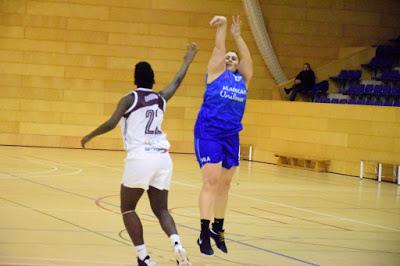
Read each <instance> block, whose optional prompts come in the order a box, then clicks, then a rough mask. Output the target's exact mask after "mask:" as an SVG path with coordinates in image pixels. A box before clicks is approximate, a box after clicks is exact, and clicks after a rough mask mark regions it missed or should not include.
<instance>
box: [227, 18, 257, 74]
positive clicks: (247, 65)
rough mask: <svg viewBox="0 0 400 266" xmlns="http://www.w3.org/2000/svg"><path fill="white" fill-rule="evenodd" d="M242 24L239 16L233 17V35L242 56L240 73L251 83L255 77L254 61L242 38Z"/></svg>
mask: <svg viewBox="0 0 400 266" xmlns="http://www.w3.org/2000/svg"><path fill="white" fill-rule="evenodd" d="M240 23H241V22H240V18H239V16H233V22H232V26H231V33H232V36H233V39H234V40H235V43H236V47H237V48H238V50H239V54H240V63H239V67H238V70H239V73H240V74H242V75H243V76H244V78H245V80H246V82H249V81H250V79H251V78H252V77H253V60H252V59H251V55H250V51H249V48H248V47H247V45H246V42H245V41H244V40H243V38H242V36H241V32H240Z"/></svg>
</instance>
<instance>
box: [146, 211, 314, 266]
mask: <svg viewBox="0 0 400 266" xmlns="http://www.w3.org/2000/svg"><path fill="white" fill-rule="evenodd" d="M145 215H148V214H145ZM149 216H151V215H149ZM177 225H179V226H180V227H184V228H186V229H190V230H193V231H197V232H199V230H198V229H196V228H193V227H190V226H187V225H182V224H177ZM225 239H226V240H229V241H231V242H234V243H236V244H239V245H242V246H246V247H249V248H254V249H257V250H260V251H264V252H267V253H270V254H273V255H277V256H280V257H284V258H287V259H291V260H295V261H297V262H301V263H303V264H307V265H313V266H319V264H316V263H313V262H309V261H306V260H302V259H299V258H296V257H293V256H289V255H286V254H283V253H279V252H276V251H273V250H270V249H266V248H262V247H259V246H254V245H251V244H247V243H245V242H242V241H239V240H235V239H231V238H225Z"/></svg>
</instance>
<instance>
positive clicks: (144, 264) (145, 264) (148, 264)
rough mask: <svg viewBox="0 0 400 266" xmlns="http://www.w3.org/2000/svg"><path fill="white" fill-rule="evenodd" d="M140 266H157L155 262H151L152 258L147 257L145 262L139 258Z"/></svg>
mask: <svg viewBox="0 0 400 266" xmlns="http://www.w3.org/2000/svg"><path fill="white" fill-rule="evenodd" d="M137 262H138V266H157V265H156V263H155V262H154V261H152V260H151V258H150V256H146V258H144V260H141V259H139V258H137Z"/></svg>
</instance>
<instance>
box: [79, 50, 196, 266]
mask: <svg viewBox="0 0 400 266" xmlns="http://www.w3.org/2000/svg"><path fill="white" fill-rule="evenodd" d="M196 52H197V47H196V44H194V43H192V44H190V45H189V46H188V48H187V50H186V54H185V56H184V60H183V63H182V65H181V67H180V69H179V71H178V73H177V74H176V76H175V78H174V79H173V80H172V82H171V83H170V84H169V85H167V86H166V87H165V88H164V89H163V90H162V91H160V92H159V93H157V92H154V91H153V90H152V87H153V85H154V83H155V82H154V73H153V70H152V69H151V66H150V64H148V63H147V62H139V63H138V64H136V66H135V85H136V86H137V89H136V90H134V91H133V92H131V93H129V94H128V95H126V96H125V97H123V98H122V99H121V100H120V101H119V103H118V106H117V108H116V110H115V111H114V113H113V114H112V116H111V118H110V119H109V120H108V121H106V122H105V123H103V124H102V125H100V126H99V127H98V128H96V129H95V130H94V131H92V132H91V133H90V134H88V135H86V136H85V137H83V138H82V140H81V144H82V147H83V148H84V147H85V144H86V143H87V142H88V141H90V140H91V139H92V138H93V137H95V136H98V135H101V134H104V133H106V132H108V131H110V130H112V129H114V128H115V126H116V125H117V124H118V122H120V124H121V129H122V136H123V141H124V146H125V149H126V151H127V157H126V159H125V167H124V173H123V177H122V182H121V183H122V184H121V193H120V195H121V213H122V216H123V220H124V224H125V227H126V230H127V231H128V233H129V236H130V237H131V239H132V242H133V244H134V245H135V248H136V250H137V255H138V258H137V261H138V265H139V266H149V265H156V264H155V263H154V262H153V261H152V260H151V258H150V256H149V254H148V253H147V250H146V246H145V245H144V240H143V228H142V223H141V222H140V219H139V217H138V215H137V214H136V211H135V209H136V205H137V203H138V201H139V199H140V198H141V196H142V195H143V193H144V191H147V194H148V197H149V200H150V205H151V208H152V210H153V212H154V214H155V215H156V216H157V218H158V220H159V222H160V225H161V227H162V229H163V230H164V232H165V233H166V234H167V235H168V237H169V238H170V240H171V244H172V246H173V249H174V251H175V254H176V259H177V264H178V265H186V266H188V265H191V263H190V262H189V260H188V258H187V255H186V251H185V249H184V248H183V247H182V244H181V241H180V238H179V235H178V233H177V230H176V226H175V222H174V220H173V218H172V216H171V215H170V213H169V211H168V190H169V187H170V183H171V176H172V161H171V158H170V155H169V153H168V149H169V147H170V144H169V142H168V140H167V138H166V135H165V134H164V133H163V132H162V129H161V124H162V121H163V116H164V112H165V108H166V103H167V101H168V100H169V99H170V98H171V97H172V96H173V95H174V93H175V91H176V90H177V88H178V87H179V85H180V84H181V82H182V80H183V78H184V77H185V75H186V72H187V70H188V68H189V65H190V63H191V62H192V61H193V59H194V57H195V55H196Z"/></svg>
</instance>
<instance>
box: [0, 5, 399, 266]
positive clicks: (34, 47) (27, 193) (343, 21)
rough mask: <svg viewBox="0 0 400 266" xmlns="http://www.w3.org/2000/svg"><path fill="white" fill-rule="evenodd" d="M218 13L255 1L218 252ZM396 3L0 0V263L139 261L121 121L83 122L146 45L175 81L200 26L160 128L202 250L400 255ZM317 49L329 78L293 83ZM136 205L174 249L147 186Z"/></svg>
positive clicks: (247, 261)
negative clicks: (211, 171) (211, 159)
mask: <svg viewBox="0 0 400 266" xmlns="http://www.w3.org/2000/svg"><path fill="white" fill-rule="evenodd" d="M215 15H220V16H225V17H226V18H227V21H228V24H230V23H231V22H232V16H235V15H239V16H240V19H241V36H242V37H243V39H244V40H245V41H246V43H247V45H248V48H249V50H250V53H251V56H252V61H253V77H252V79H251V81H250V82H249V83H248V84H247V86H248V91H247V101H246V109H245V113H244V117H243V120H242V124H243V130H242V131H241V132H240V157H241V160H240V165H239V167H237V170H236V172H235V174H234V177H233V180H232V182H231V185H230V192H229V201H228V209H227V212H226V217H225V220H226V223H225V229H226V232H225V241H226V244H227V246H228V248H229V252H228V253H227V254H225V253H222V252H220V251H219V250H218V249H217V248H216V247H215V246H214V245H213V248H214V250H215V255H214V256H212V257H207V256H204V255H202V254H201V253H200V252H199V246H198V245H197V244H196V241H197V238H198V237H199V232H200V227H199V226H200V224H199V193H200V189H201V187H202V173H201V171H200V168H199V164H198V163H197V161H196V155H195V143H194V135H193V134H194V133H193V131H194V125H195V122H196V119H197V115H198V112H199V109H200V108H201V106H202V103H203V100H204V99H203V94H204V91H205V73H206V72H207V67H208V64H209V58H210V55H211V54H212V52H213V49H214V44H215V35H216V33H215V28H213V27H210V25H209V22H210V20H211V19H212V18H213V16H215ZM399 15H400V2H399V1H397V0H321V1H320V0H140V1H139V0H0V265H8V266H17V265H21V266H28V265H38V266H44V265H46V266H47V265H84V266H86V265H88V266H92V265H100V266H101V265H104V266H107V265H110V266H113V265H137V262H136V250H135V248H134V245H133V244H132V242H131V239H130V237H129V235H128V233H127V230H126V229H125V226H124V222H123V219H122V216H121V211H120V185H121V176H122V174H123V169H124V159H125V157H126V151H124V146H123V141H122V139H121V129H120V127H119V126H118V127H116V128H115V129H113V130H112V131H111V132H109V133H107V134H104V135H101V136H98V137H96V138H95V139H93V140H92V141H91V142H89V143H87V145H86V148H85V149H83V148H82V147H81V139H82V138H83V137H84V136H85V135H87V134H88V133H89V132H91V131H92V130H94V129H95V128H96V127H97V126H98V125H100V124H102V123H103V122H105V121H107V120H108V119H109V118H110V116H111V115H112V114H113V112H114V110H115V108H116V106H117V104H118V102H119V101H120V99H121V98H122V97H124V96H125V95H127V94H128V93H130V92H131V91H132V90H135V89H136V86H135V85H134V84H133V70H134V67H135V64H136V63H138V62H139V61H147V62H149V63H150V64H151V66H152V67H153V69H154V75H155V84H154V88H153V89H154V91H160V90H162V89H163V88H164V87H166V86H167V85H168V84H169V82H170V81H171V79H172V78H173V77H174V75H175V73H176V71H177V70H178V69H179V66H180V65H181V63H182V59H183V55H184V52H185V50H186V49H187V48H186V47H187V45H188V43H192V42H194V43H196V44H197V47H198V52H197V55H196V57H195V58H194V60H193V62H192V63H191V65H190V67H189V70H188V72H187V74H186V77H185V78H184V80H183V82H182V84H181V85H180V87H179V88H178V90H177V92H176V94H175V96H174V97H173V98H172V99H171V100H170V101H168V104H167V108H166V111H165V115H164V121H163V128H162V129H163V131H164V132H165V133H166V135H167V138H168V140H169V142H170V144H171V147H170V149H169V152H170V154H171V158H172V161H173V174H172V182H171V188H170V192H169V203H168V209H169V211H170V213H171V215H172V216H173V218H174V220H175V223H176V227H177V229H178V232H179V235H180V238H181V240H182V244H183V245H184V247H185V249H186V251H187V255H188V257H189V259H190V262H191V264H192V265H195V266H214V265H215V266H217V265H221V266H222V265H227V266H228V265H240V266H267V265H268V266H277V265H278V266H280V265H341V266H344V265H352V266H354V265H363V266H364V265H368V266H369V265H371V266H372V265H374V266H375V265H387V266H389V265H392V266H395V265H400V181H399V176H400V72H399V71H400V19H399ZM226 47H227V49H234V48H235V43H234V40H233V37H232V36H231V34H230V32H229V28H228V33H227V36H226ZM306 63H308V64H309V66H311V68H312V70H313V71H314V72H315V76H316V80H315V84H314V85H313V86H312V87H310V88H307V89H306V90H302V91H300V92H299V93H298V95H297V96H296V95H295V96H296V98H295V99H293V98H291V97H292V95H293V94H290V93H287V89H289V88H290V87H292V88H293V87H294V85H295V84H296V81H295V80H296V79H297V77H298V75H297V74H298V72H299V71H302V69H303V65H304V64H306ZM285 89H286V90H285ZM291 93H293V91H292V92H291ZM224 123H230V121H224V122H223V124H224ZM136 213H137V214H138V216H139V217H140V219H141V221H142V224H143V231H144V239H145V243H146V246H147V250H148V251H149V254H150V255H151V258H152V259H153V260H154V262H155V263H156V264H157V265H160V266H164V265H166V266H167V265H177V263H176V261H175V258H174V256H173V255H174V253H173V251H172V249H171V246H170V243H169V239H168V237H166V236H165V234H164V232H163V231H162V229H161V228H160V225H159V223H158V220H157V218H156V217H155V215H154V214H153V212H152V208H151V207H150V204H149V200H148V198H147V196H146V195H144V196H143V197H142V199H141V200H140V201H139V204H138V206H137V208H136ZM212 244H214V243H213V242H212Z"/></svg>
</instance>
